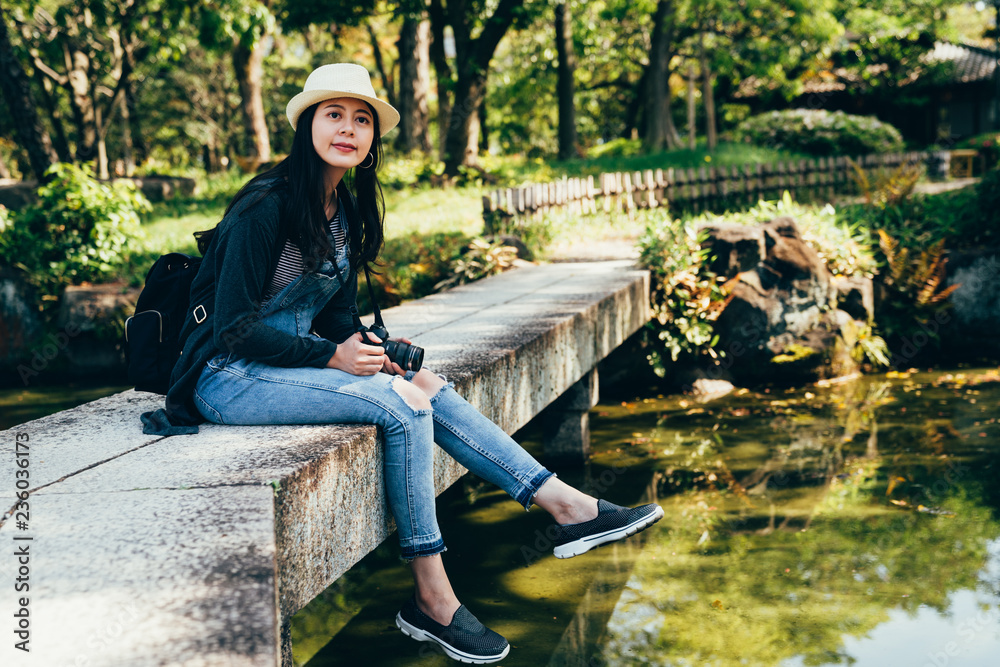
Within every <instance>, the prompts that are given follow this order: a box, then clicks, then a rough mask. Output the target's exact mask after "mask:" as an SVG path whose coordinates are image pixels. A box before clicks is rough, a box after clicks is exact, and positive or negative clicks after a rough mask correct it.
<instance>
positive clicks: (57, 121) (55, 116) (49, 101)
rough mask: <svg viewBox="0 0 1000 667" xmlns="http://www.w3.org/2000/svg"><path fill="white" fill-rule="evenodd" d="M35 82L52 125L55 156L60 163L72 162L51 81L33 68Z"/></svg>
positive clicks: (71, 154) (60, 112)
mask: <svg viewBox="0 0 1000 667" xmlns="http://www.w3.org/2000/svg"><path fill="white" fill-rule="evenodd" d="M35 81H36V82H37V83H38V85H39V89H40V90H41V91H42V103H43V105H44V107H45V111H46V112H48V115H49V123H51V124H52V135H53V136H52V137H51V138H52V147H53V148H55V151H56V156H57V157H58V159H59V161H60V162H72V161H73V152H72V151H71V150H70V149H69V139H68V138H67V137H66V128H65V126H64V125H63V116H62V111H60V109H59V105H58V104H56V100H55V97H54V95H53V92H52V80H51V79H48V78H46V77H45V76H44V75H43V74H42V73H41V71H39V70H38V69H37V68H35Z"/></svg>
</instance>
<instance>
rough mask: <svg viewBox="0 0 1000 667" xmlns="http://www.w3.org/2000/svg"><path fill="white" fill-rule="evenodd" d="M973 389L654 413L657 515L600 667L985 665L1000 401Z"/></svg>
mask: <svg viewBox="0 0 1000 667" xmlns="http://www.w3.org/2000/svg"><path fill="white" fill-rule="evenodd" d="M983 378H986V379H995V377H994V376H991V375H985V376H984V375H978V376H977V375H971V374H970V375H965V376H962V377H955V376H952V377H935V376H915V375H914V376H908V377H907V376H903V377H894V378H891V379H890V380H888V381H872V380H866V381H860V382H856V383H851V384H845V385H840V386H833V387H829V388H823V389H813V390H811V392H810V394H811V395H810V397H809V398H807V397H806V393H805V392H793V393H790V394H787V395H785V394H783V395H781V396H780V397H779V396H769V395H753V394H749V393H747V394H744V395H743V396H738V397H735V398H734V399H732V400H730V401H727V402H726V403H724V404H723V403H720V404H719V405H714V404H713V406H712V408H711V409H707V408H704V409H703V408H697V407H695V408H687V407H686V406H684V405H677V406H675V407H674V408H673V409H669V408H668V409H667V410H665V411H664V412H663V413H661V415H660V416H659V417H658V419H657V425H656V427H655V429H656V430H655V431H654V432H655V436H654V437H653V438H652V439H651V441H650V442H649V443H648V444H649V447H648V449H647V450H646V452H645V458H646V460H647V461H646V464H647V465H648V466H650V467H653V468H655V469H656V470H657V471H661V472H662V474H663V475H664V476H663V477H662V479H661V483H660V485H659V486H660V491H661V493H662V494H663V495H667V494H670V495H669V497H666V498H661V502H663V503H664V504H665V505H666V508H667V517H666V518H665V519H664V521H663V522H661V525H660V526H658V530H657V531H656V532H654V533H653V535H651V536H650V538H649V540H648V541H647V543H646V545H645V547H644V549H643V553H642V556H641V558H640V559H639V561H638V562H637V565H636V568H635V571H634V573H633V575H632V577H631V578H630V579H629V581H628V584H627V585H626V587H625V588H624V590H623V591H622V595H621V597H620V599H619V601H618V604H617V606H616V607H615V611H614V613H613V615H612V618H611V619H610V621H609V623H608V639H607V641H606V642H605V644H604V645H603V647H602V651H601V653H600V659H601V664H609V665H610V664H635V663H648V664H658V665H747V664H750V665H834V664H852V665H924V664H930V665H946V664H948V665H958V664H962V665H994V664H996V656H997V655H1000V632H998V629H1000V626H998V623H997V622H998V620H1000V598H998V596H1000V578H998V576H997V572H998V571H1000V551H998V547H997V545H998V540H997V537H998V535H1000V524H998V522H997V520H996V509H997V506H996V504H995V503H994V502H992V500H991V499H992V498H995V486H996V465H995V464H996V462H997V454H998V449H1000V448H998V441H997V440H998V439H997V435H998V432H997V427H996V420H995V415H996V414H997V407H998V403H1000V400H998V399H1000V392H998V390H997V384H996V383H994V382H991V383H987V382H983V381H982V379H983ZM623 407H624V408H625V409H626V410H628V409H629V406H628V405H626V406H623ZM610 416H611V415H609V417H610ZM679 422H680V423H683V426H682V427H681V428H677V427H678V426H680V424H679ZM706 433H710V435H706ZM616 454H618V455H619V456H621V455H624V454H625V453H624V452H616ZM641 454H642V452H640V455H641ZM671 510H672V511H671ZM974 625H977V627H973V626H974ZM977 628H978V629H977ZM591 663H593V660H591ZM583 664H587V663H583Z"/></svg>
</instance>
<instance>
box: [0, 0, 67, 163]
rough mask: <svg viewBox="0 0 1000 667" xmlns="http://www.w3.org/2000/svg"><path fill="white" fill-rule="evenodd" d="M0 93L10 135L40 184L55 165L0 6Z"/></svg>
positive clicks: (4, 13)
mask: <svg viewBox="0 0 1000 667" xmlns="http://www.w3.org/2000/svg"><path fill="white" fill-rule="evenodd" d="M0 90H3V95H4V98H5V100H6V102H7V107H8V109H9V110H10V115H11V119H12V120H13V121H14V131H15V132H16V133H17V138H18V141H20V142H21V144H22V145H23V146H24V149H25V151H27V153H28V160H29V161H30V163H31V170H32V171H33V172H35V176H36V177H37V178H38V180H39V182H41V181H43V180H44V177H43V174H44V173H45V170H46V169H48V168H49V167H50V166H51V165H52V163H53V162H55V161H56V159H57V158H56V154H55V151H54V150H52V142H51V141H50V140H49V135H48V133H46V131H45V129H44V128H43V127H42V121H41V119H40V118H39V117H38V112H37V111H36V109H35V103H34V100H33V99H32V95H31V85H30V83H29V80H28V76H27V75H26V74H25V72H24V68H23V67H22V66H21V61H20V60H18V59H17V54H15V53H14V45H13V44H11V41H10V35H9V33H8V32H7V15H6V12H5V11H4V9H3V7H2V6H0Z"/></svg>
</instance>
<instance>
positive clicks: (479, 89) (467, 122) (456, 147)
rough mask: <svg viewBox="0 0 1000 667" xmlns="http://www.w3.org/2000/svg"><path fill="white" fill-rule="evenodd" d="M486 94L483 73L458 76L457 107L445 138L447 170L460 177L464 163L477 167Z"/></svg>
mask: <svg viewBox="0 0 1000 667" xmlns="http://www.w3.org/2000/svg"><path fill="white" fill-rule="evenodd" d="M485 94H486V77H485V76H484V75H466V76H464V77H463V76H462V75H461V74H460V75H459V78H458V82H457V84H456V85H455V106H454V107H453V108H452V110H451V117H450V118H449V119H448V136H446V137H445V146H444V147H445V159H444V173H445V174H447V175H448V176H457V175H458V168H459V166H461V165H465V166H476V163H477V160H476V156H477V150H476V147H477V142H478V140H479V114H478V110H479V105H480V103H482V101H483V97H484V96H485Z"/></svg>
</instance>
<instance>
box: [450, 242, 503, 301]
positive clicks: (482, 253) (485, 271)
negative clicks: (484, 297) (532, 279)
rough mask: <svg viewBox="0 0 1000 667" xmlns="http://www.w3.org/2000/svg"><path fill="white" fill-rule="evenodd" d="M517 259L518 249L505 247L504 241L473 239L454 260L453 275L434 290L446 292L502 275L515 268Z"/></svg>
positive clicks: (451, 268)
mask: <svg viewBox="0 0 1000 667" xmlns="http://www.w3.org/2000/svg"><path fill="white" fill-rule="evenodd" d="M516 259H517V248H514V247H513V246H509V245H505V244H504V242H503V241H502V240H495V241H489V240H487V239H484V238H477V239H473V240H472V241H470V242H469V245H467V246H466V247H465V248H463V249H462V252H461V254H459V256H458V257H456V258H455V259H454V260H452V263H451V267H450V270H451V275H450V276H448V277H447V278H445V279H444V280H442V281H440V282H439V283H437V284H436V285H435V286H434V289H435V290H444V289H448V288H449V287H455V286H456V285H464V284H466V283H471V282H473V281H476V280H479V279H481V278H487V277H489V276H493V275H496V274H498V273H502V272H503V271H506V270H507V269H511V268H513V267H514V262H515V260H516Z"/></svg>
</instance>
